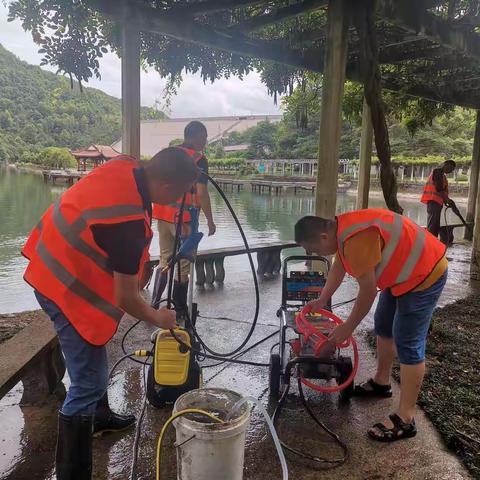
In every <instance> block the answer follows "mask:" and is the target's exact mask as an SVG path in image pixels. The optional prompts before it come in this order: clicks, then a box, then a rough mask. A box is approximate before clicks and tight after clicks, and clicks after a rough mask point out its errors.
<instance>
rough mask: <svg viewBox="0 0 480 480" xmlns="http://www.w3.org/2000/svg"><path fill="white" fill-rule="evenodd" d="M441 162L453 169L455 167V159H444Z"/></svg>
mask: <svg viewBox="0 0 480 480" xmlns="http://www.w3.org/2000/svg"><path fill="white" fill-rule="evenodd" d="M443 164H444V165H445V166H447V165H450V166H451V167H452V168H453V169H455V168H457V162H455V160H445V161H444V162H443Z"/></svg>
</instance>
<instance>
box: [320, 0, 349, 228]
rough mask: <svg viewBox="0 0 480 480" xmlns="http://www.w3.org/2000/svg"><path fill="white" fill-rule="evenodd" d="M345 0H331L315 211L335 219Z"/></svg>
mask: <svg viewBox="0 0 480 480" xmlns="http://www.w3.org/2000/svg"><path fill="white" fill-rule="evenodd" d="M347 27H348V19H347V14H346V0H329V2H328V12H327V28H326V48H325V62H324V71H323V92H322V110H321V116H320V145H319V159H318V172H317V191H316V195H315V213H316V215H318V216H320V217H324V218H333V217H334V216H335V213H336V206H337V184H338V146H339V143H340V131H341V107H342V98H343V87H344V83H345V67H346V59H347Z"/></svg>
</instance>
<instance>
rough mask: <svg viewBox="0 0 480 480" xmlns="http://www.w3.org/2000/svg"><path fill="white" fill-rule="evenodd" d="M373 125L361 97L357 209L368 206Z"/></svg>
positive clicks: (366, 105)
mask: <svg viewBox="0 0 480 480" xmlns="http://www.w3.org/2000/svg"><path fill="white" fill-rule="evenodd" d="M372 140H373V127H372V117H371V115H370V107H369V106H368V104H367V101H366V100H365V98H364V99H363V111H362V133H361V137H360V164H359V172H358V189H357V209H361V208H368V196H369V192H370V172H371V170H372Z"/></svg>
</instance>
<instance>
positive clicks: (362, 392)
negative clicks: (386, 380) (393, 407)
mask: <svg viewBox="0 0 480 480" xmlns="http://www.w3.org/2000/svg"><path fill="white" fill-rule="evenodd" d="M353 395H354V396H355V397H377V398H391V396H392V395H393V394H392V386H391V385H380V384H379V383H377V382H376V381H375V380H374V379H373V378H370V380H367V381H366V382H364V383H361V384H360V385H356V386H355V390H354V391H353Z"/></svg>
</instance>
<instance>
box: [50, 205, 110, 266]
mask: <svg viewBox="0 0 480 480" xmlns="http://www.w3.org/2000/svg"><path fill="white" fill-rule="evenodd" d="M52 220H53V223H54V225H55V227H56V228H57V229H58V231H59V232H60V234H61V235H62V236H63V238H64V239H65V241H66V242H67V243H68V244H69V245H70V246H71V247H72V248H74V249H75V250H78V251H79V252H81V253H83V254H84V255H86V256H87V257H88V258H90V259H91V260H92V261H93V262H95V264H96V265H97V267H99V268H101V269H102V270H103V271H104V272H106V273H108V274H110V275H111V274H112V273H113V271H112V269H111V268H109V267H108V259H107V258H106V257H105V256H103V255H102V254H101V253H100V252H98V251H97V250H95V249H94V248H93V247H91V246H90V245H88V243H86V242H85V241H84V240H83V239H82V238H81V237H80V234H81V232H82V231H83V228H81V226H80V225H70V224H69V223H68V222H67V221H66V220H65V217H64V216H63V214H62V212H61V210H60V201H58V202H56V203H55V205H54V207H53V213H52Z"/></svg>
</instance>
